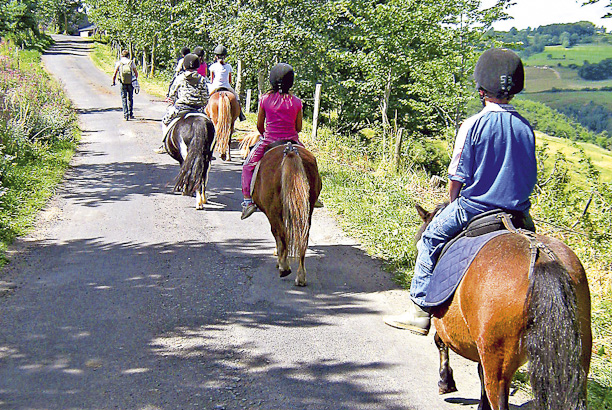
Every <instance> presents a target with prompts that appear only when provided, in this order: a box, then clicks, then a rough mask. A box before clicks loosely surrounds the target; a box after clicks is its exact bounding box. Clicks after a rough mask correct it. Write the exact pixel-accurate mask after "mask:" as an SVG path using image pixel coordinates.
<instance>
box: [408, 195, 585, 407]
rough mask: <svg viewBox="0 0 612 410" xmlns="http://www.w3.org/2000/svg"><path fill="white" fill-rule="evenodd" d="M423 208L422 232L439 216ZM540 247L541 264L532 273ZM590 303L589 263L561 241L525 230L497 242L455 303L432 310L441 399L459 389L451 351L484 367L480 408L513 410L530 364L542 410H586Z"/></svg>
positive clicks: (475, 265)
mask: <svg viewBox="0 0 612 410" xmlns="http://www.w3.org/2000/svg"><path fill="white" fill-rule="evenodd" d="M440 208H441V206H439V207H438V209H440ZM438 209H436V212H437V210H438ZM417 211H418V212H419V215H420V216H421V218H422V219H423V221H424V222H425V223H424V225H423V227H422V228H421V231H420V232H422V231H423V230H424V228H425V226H427V224H429V222H430V221H431V220H432V218H433V216H434V215H435V213H436V212H432V213H429V212H427V211H425V210H424V209H423V208H421V207H420V206H418V205H417ZM532 249H533V252H534V253H533V256H534V258H537V259H535V260H534V262H535V267H534V269H533V272H532V273H531V274H530V272H529V271H530V266H531V265H532V259H531V258H532ZM536 252H537V253H536ZM590 300H591V299H590V293H589V287H588V284H587V278H586V275H585V272H584V269H583V267H582V264H581V263H580V261H579V260H578V257H577V256H576V255H575V254H574V252H572V250H571V249H570V248H568V247H567V246H566V245H565V244H564V243H562V242H561V241H558V240H556V239H552V238H547V237H545V236H541V235H534V236H533V238H532V239H529V236H528V235H523V234H520V233H507V234H503V235H499V236H497V237H495V238H493V239H492V240H491V241H489V242H488V243H487V244H486V245H485V246H483V247H482V249H481V250H480V252H479V253H478V254H477V256H476V257H475V259H474V260H473V262H472V264H471V265H470V267H469V268H468V270H467V272H466V274H465V276H464V277H463V279H462V281H461V283H460V284H459V287H458V288H457V290H456V292H455V294H454V296H453V297H452V298H451V300H450V301H448V302H446V303H445V304H443V305H442V306H439V307H437V308H434V309H433V310H432V314H433V323H434V326H435V328H436V331H437V333H436V335H435V337H434V340H435V342H436V346H437V347H438V349H439V352H440V378H441V380H440V382H439V383H438V385H439V388H440V394H443V393H449V392H453V391H456V390H457V389H456V387H455V381H454V380H453V376H452V369H451V368H450V366H449V362H448V348H449V347H450V348H451V349H452V350H453V351H455V352H456V353H458V354H459V355H461V356H463V357H465V358H467V359H470V360H473V361H475V362H477V363H478V373H479V376H480V381H481V386H482V394H481V398H480V404H479V406H478V409H479V410H488V409H493V410H508V408H509V407H508V394H509V389H510V382H511V380H512V376H513V375H514V373H515V372H516V370H517V369H518V368H519V367H520V366H521V365H523V364H524V363H525V362H526V361H527V360H529V362H530V364H529V368H530V373H531V375H530V380H531V387H532V389H533V394H534V397H535V399H534V404H535V406H534V408H535V409H536V410H545V409H546V410H561V409H563V410H577V409H580V410H585V409H586V381H587V374H588V373H589V365H590V361H591V343H592V341H591V302H590Z"/></svg>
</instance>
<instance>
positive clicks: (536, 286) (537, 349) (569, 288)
mask: <svg viewBox="0 0 612 410" xmlns="http://www.w3.org/2000/svg"><path fill="white" fill-rule="evenodd" d="M526 304H527V327H526V333H525V344H526V350H527V354H528V357H529V362H530V364H529V367H530V372H531V376H530V381H531V387H532V389H533V394H534V397H535V399H534V403H535V409H536V410H551V409H567V410H586V408H587V405H586V397H585V396H586V394H585V393H586V386H585V385H584V383H585V381H586V377H585V376H586V375H585V374H584V370H583V368H582V366H581V357H582V354H581V352H582V344H581V337H580V330H579V323H578V314H577V311H576V306H577V299H576V291H575V287H574V285H573V282H572V279H571V277H570V275H569V272H568V271H567V269H566V268H565V267H564V266H563V265H561V263H560V262H559V261H558V260H551V261H541V258H538V263H536V265H535V269H534V272H533V274H532V275H531V278H530V284H529V292H528V294H527V302H526Z"/></svg>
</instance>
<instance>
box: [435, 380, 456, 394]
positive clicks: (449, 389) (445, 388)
mask: <svg viewBox="0 0 612 410" xmlns="http://www.w3.org/2000/svg"><path fill="white" fill-rule="evenodd" d="M438 389H439V392H440V394H448V393H454V392H456V391H457V386H456V385H455V382H454V381H452V382H451V383H444V382H442V381H439V382H438Z"/></svg>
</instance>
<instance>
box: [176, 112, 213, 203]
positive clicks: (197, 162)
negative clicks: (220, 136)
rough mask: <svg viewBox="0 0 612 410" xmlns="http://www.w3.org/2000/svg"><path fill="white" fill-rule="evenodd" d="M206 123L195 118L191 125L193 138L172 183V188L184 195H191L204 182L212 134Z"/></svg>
mask: <svg viewBox="0 0 612 410" xmlns="http://www.w3.org/2000/svg"><path fill="white" fill-rule="evenodd" d="M207 123H208V121H206V120H203V119H201V118H197V119H196V120H194V121H193V123H192V125H191V129H190V131H191V132H192V133H193V138H192V139H191V142H190V143H189V147H187V156H186V157H185V160H184V161H183V165H182V166H181V170H180V172H179V174H178V176H177V177H176V182H175V184H174V190H175V191H180V192H182V193H183V194H185V195H192V194H193V193H194V192H196V191H197V190H199V189H200V188H201V187H202V184H206V182H205V179H206V170H207V169H206V162H207V161H209V154H210V148H209V147H207V143H208V144H210V143H211V142H212V138H213V135H214V133H213V134H211V133H210V128H212V127H208V124H207Z"/></svg>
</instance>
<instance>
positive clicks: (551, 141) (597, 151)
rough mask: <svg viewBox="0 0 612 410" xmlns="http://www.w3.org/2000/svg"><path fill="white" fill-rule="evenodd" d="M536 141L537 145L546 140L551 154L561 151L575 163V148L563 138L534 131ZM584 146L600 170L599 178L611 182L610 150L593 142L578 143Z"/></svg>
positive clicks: (576, 158)
mask: <svg viewBox="0 0 612 410" xmlns="http://www.w3.org/2000/svg"><path fill="white" fill-rule="evenodd" d="M536 141H537V144H538V145H541V144H543V143H544V142H546V143H547V144H548V147H549V150H550V153H551V156H552V155H553V154H554V153H555V152H562V153H563V154H564V155H565V156H566V158H567V159H568V161H570V162H572V163H574V164H577V163H578V156H577V155H576V152H577V151H576V148H574V147H572V146H571V145H570V142H569V141H568V140H566V139H563V138H556V137H550V136H548V135H545V134H542V133H541V132H537V131H536ZM578 145H580V146H581V147H583V148H584V151H585V152H586V154H587V155H588V156H589V157H590V158H591V161H592V162H593V165H595V167H597V169H598V170H599V171H600V172H601V180H602V181H603V182H612V152H610V151H607V150H605V149H603V148H600V147H598V146H596V145H593V144H586V143H578Z"/></svg>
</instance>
